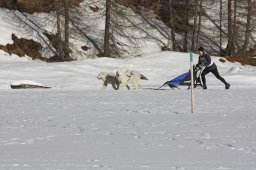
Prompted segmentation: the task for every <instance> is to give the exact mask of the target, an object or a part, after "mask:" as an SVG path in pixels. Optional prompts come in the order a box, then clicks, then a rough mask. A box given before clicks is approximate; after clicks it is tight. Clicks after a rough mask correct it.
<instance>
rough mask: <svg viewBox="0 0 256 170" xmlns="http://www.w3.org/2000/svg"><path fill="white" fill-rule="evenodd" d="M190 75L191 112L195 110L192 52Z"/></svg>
mask: <svg viewBox="0 0 256 170" xmlns="http://www.w3.org/2000/svg"><path fill="white" fill-rule="evenodd" d="M190 76H191V86H190V87H191V113H194V110H195V95H194V69H193V54H192V52H190Z"/></svg>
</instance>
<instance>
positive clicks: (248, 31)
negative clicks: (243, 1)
mask: <svg viewBox="0 0 256 170" xmlns="http://www.w3.org/2000/svg"><path fill="white" fill-rule="evenodd" d="M251 18H252V0H247V22H246V30H245V39H244V44H243V48H242V53H245V52H246V51H247V50H248V46H249V43H250V42H249V38H250V35H251Z"/></svg>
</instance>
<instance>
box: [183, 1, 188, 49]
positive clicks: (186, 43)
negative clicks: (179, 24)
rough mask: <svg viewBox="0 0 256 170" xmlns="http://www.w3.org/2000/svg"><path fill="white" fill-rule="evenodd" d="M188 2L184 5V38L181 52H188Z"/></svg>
mask: <svg viewBox="0 0 256 170" xmlns="http://www.w3.org/2000/svg"><path fill="white" fill-rule="evenodd" d="M188 11H189V0H186V3H185V25H186V28H185V32H184V38H183V51H184V52H187V51H188V32H189V13H188Z"/></svg>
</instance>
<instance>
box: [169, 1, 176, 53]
mask: <svg viewBox="0 0 256 170" xmlns="http://www.w3.org/2000/svg"><path fill="white" fill-rule="evenodd" d="M169 10H170V21H169V23H170V27H171V38H172V50H174V51H176V50H177V47H176V38H175V30H174V17H175V16H174V12H173V11H174V9H173V0H169Z"/></svg>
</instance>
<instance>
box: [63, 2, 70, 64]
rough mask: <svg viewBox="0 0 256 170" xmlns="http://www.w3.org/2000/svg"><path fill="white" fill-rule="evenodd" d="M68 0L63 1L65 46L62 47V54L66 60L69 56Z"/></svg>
mask: <svg viewBox="0 0 256 170" xmlns="http://www.w3.org/2000/svg"><path fill="white" fill-rule="evenodd" d="M68 2H69V0H65V3H64V9H65V48H64V54H65V58H66V60H70V56H69V51H70V50H69V11H68V9H69V4H68Z"/></svg>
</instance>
